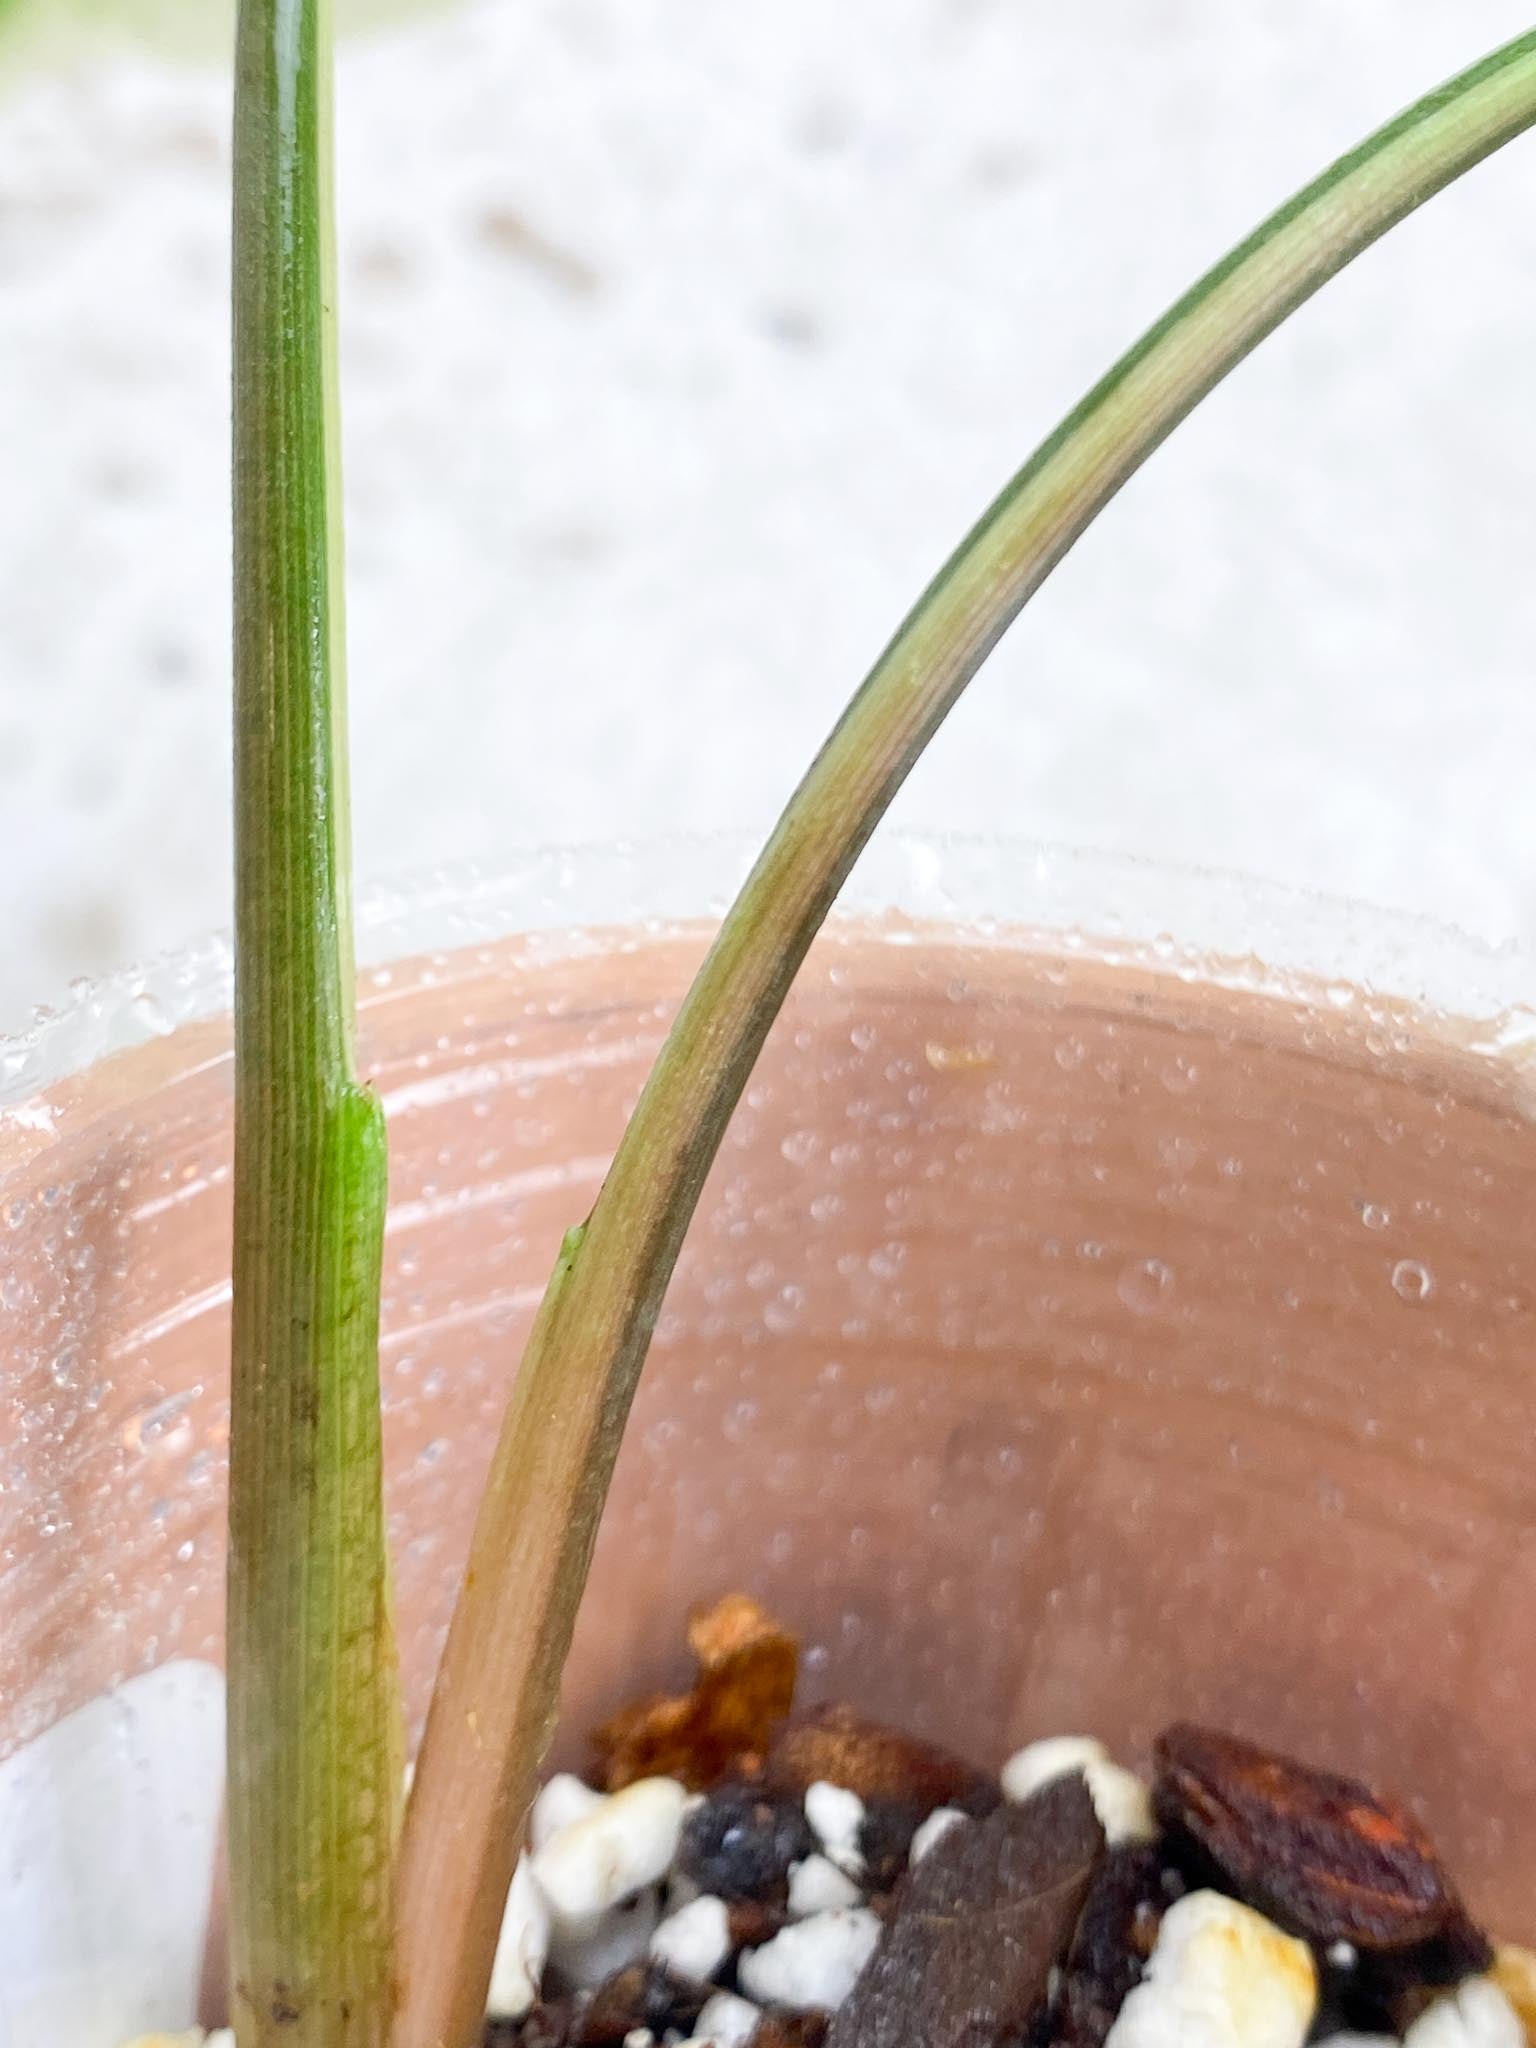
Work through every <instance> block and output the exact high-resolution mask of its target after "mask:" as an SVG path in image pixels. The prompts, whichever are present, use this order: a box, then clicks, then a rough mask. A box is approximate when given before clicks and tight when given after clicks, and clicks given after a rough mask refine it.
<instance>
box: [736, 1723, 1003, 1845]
mask: <svg viewBox="0 0 1536 2048" xmlns="http://www.w3.org/2000/svg"><path fill="white" fill-rule="evenodd" d="M818 1780H825V1781H826V1783H828V1784H830V1785H841V1786H843V1787H844V1789H845V1790H847V1791H849V1792H856V1793H857V1794H858V1795H859V1797H860V1798H861V1799H862V1800H863V1801H864V1803H865V1805H866V1806H875V1805H887V1804H888V1805H890V1806H892V1807H902V1808H906V1809H908V1810H910V1812H911V1813H912V1815H913V1816H914V1818H913V1821H912V1825H913V1827H916V1826H917V1823H918V1822H919V1821H921V1820H924V1819H926V1818H927V1816H928V1815H929V1814H930V1813H932V1812H933V1811H934V1809H935V1808H936V1807H939V1806H958V1807H961V1808H963V1809H964V1811H965V1812H967V1813H970V1814H983V1813H990V1812H991V1811H992V1810H993V1809H994V1808H995V1807H996V1806H997V1805H998V1803H999V1801H1000V1799H1001V1797H1002V1795H1001V1793H1000V1792H999V1791H998V1788H997V1781H996V1780H995V1779H994V1778H991V1777H989V1776H988V1775H987V1773H986V1772H985V1771H979V1770H977V1769H976V1767H975V1766H974V1765H973V1764H968V1763H966V1762H964V1761H963V1759H962V1758H960V1757H957V1756H954V1755H952V1754H951V1752H950V1751H949V1750H947V1749H940V1748H939V1747H938V1745H937V1744H936V1743H932V1742H923V1741H920V1740H919V1739H918V1738H917V1737H916V1736H914V1735H903V1734H901V1733H899V1732H898V1731H897V1730H896V1729H894V1728H887V1727H885V1726H884V1725H883V1724H882V1723H881V1722H879V1721H868V1720H866V1719H865V1718H864V1717H863V1715H862V1714H856V1713H855V1712H854V1711H853V1709H852V1708H851V1707H841V1706H838V1707H822V1708H821V1709H820V1710H819V1711H818V1712H816V1713H815V1714H812V1715H810V1716H809V1717H808V1718H807V1719H805V1720H803V1721H794V1722H792V1723H791V1724H790V1725H789V1726H788V1727H787V1728H784V1729H783V1730H781V1732H780V1734H779V1735H778V1737H777V1739H776V1740H775V1742H774V1744H773V1747H772V1748H771V1749H770V1750H769V1752H768V1770H767V1781H768V1783H769V1784H770V1785H771V1786H772V1787H774V1789H775V1790H777V1791H781V1792H787V1793H789V1794H790V1795H792V1796H793V1797H795V1798H798V1799H803V1798H804V1796H805V1792H806V1788H807V1787H808V1786H810V1785H814V1784H815V1783H816V1782H817V1781H818ZM909 1839H910V1837H909Z"/></svg>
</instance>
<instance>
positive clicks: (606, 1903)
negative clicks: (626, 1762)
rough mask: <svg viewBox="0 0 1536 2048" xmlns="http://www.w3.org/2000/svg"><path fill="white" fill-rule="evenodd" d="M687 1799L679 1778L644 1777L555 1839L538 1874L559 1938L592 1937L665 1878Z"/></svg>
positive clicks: (539, 1860)
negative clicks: (626, 1903)
mask: <svg viewBox="0 0 1536 2048" xmlns="http://www.w3.org/2000/svg"><path fill="white" fill-rule="evenodd" d="M686 1797H687V1794H686V1792H685V1791H684V1789H683V1787H682V1786H681V1785H679V1784H678V1782H677V1780H676V1779H675V1778H642V1779H640V1780H639V1782H638V1783H636V1784H633V1785H626V1786H625V1788H624V1790H623V1791H622V1792H615V1793H613V1794H612V1795H611V1797H609V1798H606V1799H603V1800H601V1801H600V1802H599V1803H598V1804H597V1805H596V1806H594V1807H592V1808H591V1809H590V1810H589V1811H588V1812H586V1813H584V1814H582V1815H581V1816H580V1817H579V1818H578V1819H576V1820H573V1821H570V1822H568V1823H567V1825H566V1826H565V1827H563V1828H561V1829H559V1830H558V1832H556V1833H555V1834H552V1835H551V1836H550V1837H549V1839H548V1840H547V1841H546V1842H545V1843H544V1845H543V1847H542V1848H540V1849H539V1850H538V1851H537V1852H536V1853H535V1855H534V1857H533V1874H534V1876H535V1877H536V1878H537V1879H538V1881H539V1888H540V1890H541V1891H542V1892H543V1893H544V1896H545V1897H546V1898H547V1899H548V1901H549V1906H550V1912H551V1915H552V1917H553V1920H554V1924H555V1928H556V1931H557V1932H558V1933H562V1934H572V1933H580V1932H582V1931H590V1930H591V1929H592V1927H593V1926H594V1925H595V1923H596V1922H597V1921H598V1920H599V1919H600V1918H601V1917H602V1915H603V1914H605V1913H607V1912H609V1911H610V1910H611V1909H612V1908H613V1907H615V1906H617V1905H618V1904H619V1903H620V1902H621V1901H622V1900H624V1899H626V1898H628V1897H630V1896H631V1895H632V1894H633V1893H635V1892H637V1891H639V1890H640V1889H641V1888H642V1887H643V1886H645V1885H652V1884H655V1883H656V1882H657V1881H658V1880H659V1879H660V1878H662V1877H665V1875H666V1873H667V1870H668V1868H669V1866H670V1864H671V1862H672V1859H673V1857H674V1856H675V1855H676V1854H677V1843H678V1836H679V1833H680V1831H681V1829H682V1820H683V1802H684V1800H685V1799H686Z"/></svg>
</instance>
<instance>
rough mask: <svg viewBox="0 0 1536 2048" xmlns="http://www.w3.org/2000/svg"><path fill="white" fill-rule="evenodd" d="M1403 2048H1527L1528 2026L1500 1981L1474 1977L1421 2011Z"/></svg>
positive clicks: (1405, 2039)
mask: <svg viewBox="0 0 1536 2048" xmlns="http://www.w3.org/2000/svg"><path fill="white" fill-rule="evenodd" d="M1403 2048H1525V2028H1524V2027H1523V2026H1522V2025H1521V2024H1520V2018H1519V2015H1518V2014H1517V2013H1516V2011H1515V2009H1514V2007H1513V2006H1512V2005H1511V2004H1510V2002H1509V2000H1508V1999H1507V1998H1506V1997H1505V1996H1504V1994H1503V1992H1502V1991H1501V1990H1500V1989H1499V1987H1498V1985H1497V1984H1490V1983H1489V1981H1488V1979H1487V1978H1486V1977H1473V1978H1472V1979H1471V1980H1470V1981H1469V1982H1467V1983H1465V1984H1462V1985H1459V1986H1458V1987H1457V1989H1456V1990H1454V1991H1449V1992H1447V1993H1446V1995H1445V1996H1444V1997H1443V1998H1437V1999H1436V2000H1435V2002H1434V2004H1433V2005H1431V2006H1430V2007H1429V2008H1428V2009H1427V2010H1426V2011H1424V2012H1422V2013H1420V2015H1419V2017H1418V2018H1417V2019H1416V2020H1415V2021H1414V2023H1413V2025H1412V2026H1411V2027H1410V2028H1409V2029H1408V2031H1407V2033H1406V2034H1404V2036H1403Z"/></svg>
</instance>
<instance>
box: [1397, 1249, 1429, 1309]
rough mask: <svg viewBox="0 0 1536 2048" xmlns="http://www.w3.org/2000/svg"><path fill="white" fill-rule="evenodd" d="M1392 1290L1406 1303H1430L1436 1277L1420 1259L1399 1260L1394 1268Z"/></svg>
mask: <svg viewBox="0 0 1536 2048" xmlns="http://www.w3.org/2000/svg"><path fill="white" fill-rule="evenodd" d="M1392 1290H1393V1292H1394V1293H1395V1294H1398V1295H1400V1296H1401V1297H1402V1299H1403V1300H1404V1301H1411V1302H1420V1301H1428V1299H1429V1297H1430V1296H1431V1295H1432V1294H1433V1293H1434V1291H1435V1276H1434V1274H1433V1273H1431V1272H1430V1270H1429V1268H1428V1266H1426V1265H1424V1264H1422V1263H1421V1262H1420V1261H1419V1260H1418V1259H1399V1260H1398V1262H1397V1264H1396V1265H1395V1266H1394V1267H1393V1268H1392Z"/></svg>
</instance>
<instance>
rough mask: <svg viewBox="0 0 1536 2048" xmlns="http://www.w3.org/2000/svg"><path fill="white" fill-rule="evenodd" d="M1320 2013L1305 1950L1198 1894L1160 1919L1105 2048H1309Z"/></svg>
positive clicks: (1222, 1901)
mask: <svg viewBox="0 0 1536 2048" xmlns="http://www.w3.org/2000/svg"><path fill="white" fill-rule="evenodd" d="M1316 2006H1317V1971H1316V1968H1315V1966H1314V1964H1313V1961H1312V1954H1311V1951H1310V1950H1309V1949H1308V1947H1307V1945H1306V1943H1305V1942H1301V1941H1293V1940H1292V1939H1291V1937H1290V1936H1289V1935H1287V1934H1282V1933H1281V1932H1280V1930H1279V1928H1277V1927H1274V1926H1272V1925H1271V1924H1270V1922H1269V1921H1268V1920H1266V1919H1264V1918H1263V1916H1262V1915H1261V1914H1258V1913H1255V1912H1254V1911H1253V1910H1252V1908H1251V1907H1249V1906H1242V1905H1239V1904H1238V1903H1237V1901H1236V1900H1235V1899H1228V1898H1224V1897H1223V1896H1222V1895H1221V1894H1220V1893H1218V1892H1191V1893H1190V1894H1189V1896H1188V1897H1187V1898H1183V1899H1180V1900H1179V1901H1178V1902H1177V1904H1176V1905H1173V1906H1170V1907H1169V1909H1168V1911H1167V1912H1166V1913H1165V1914H1164V1915H1163V1923H1162V1926H1161V1927H1160V1928H1159V1930H1158V1936H1157V1943H1156V1946H1155V1947H1154V1948H1153V1951H1152V1957H1151V1961H1150V1962H1149V1963H1148V1964H1147V1972H1146V1976H1145V1977H1144V1979H1143V1980H1142V1982H1141V1983H1140V1984H1138V1985H1137V1987H1136V1989H1135V1990H1134V1991H1133V1992H1132V1993H1131V1994H1130V1996H1129V1997H1128V1998H1127V1999H1126V2001H1125V2004H1124V2005H1123V2006H1122V2007H1121V2009H1120V2013H1119V2016H1118V2018H1117V2019H1116V2020H1115V2023H1114V2025H1113V2026H1112V2027H1111V2028H1110V2030H1109V2035H1108V2038H1107V2040H1106V2042H1105V2048H1302V2044H1303V2042H1304V2041H1305V2040H1306V2038H1307V2030H1308V2028H1309V2027H1310V2026H1311V2024H1312V2015H1313V2012H1314V2011H1315V2009H1316Z"/></svg>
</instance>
